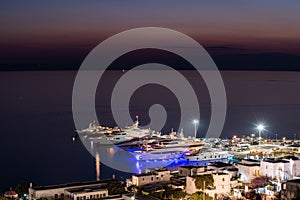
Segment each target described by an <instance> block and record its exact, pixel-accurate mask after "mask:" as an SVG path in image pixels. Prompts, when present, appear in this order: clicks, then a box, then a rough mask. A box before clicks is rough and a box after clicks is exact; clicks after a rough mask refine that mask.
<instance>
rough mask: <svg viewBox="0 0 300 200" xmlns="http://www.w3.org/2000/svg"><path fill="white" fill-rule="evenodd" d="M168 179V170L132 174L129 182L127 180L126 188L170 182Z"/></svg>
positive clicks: (169, 175)
mask: <svg viewBox="0 0 300 200" xmlns="http://www.w3.org/2000/svg"><path fill="white" fill-rule="evenodd" d="M170 178H171V174H170V171H169V170H157V171H154V172H151V173H145V174H134V175H132V178H131V181H129V180H127V186H130V185H135V186H142V185H146V184H153V183H157V182H168V181H170Z"/></svg>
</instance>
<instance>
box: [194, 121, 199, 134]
mask: <svg viewBox="0 0 300 200" xmlns="http://www.w3.org/2000/svg"><path fill="white" fill-rule="evenodd" d="M193 123H194V126H195V138H196V137H197V125H198V124H199V121H198V120H196V119H194V121H193Z"/></svg>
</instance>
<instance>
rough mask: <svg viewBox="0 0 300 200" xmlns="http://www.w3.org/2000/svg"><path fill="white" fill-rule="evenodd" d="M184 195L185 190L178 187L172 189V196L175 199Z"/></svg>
mask: <svg viewBox="0 0 300 200" xmlns="http://www.w3.org/2000/svg"><path fill="white" fill-rule="evenodd" d="M185 195H186V194H185V192H184V191H183V190H182V189H180V188H177V189H175V190H174V191H173V198H175V199H181V198H184V197H185Z"/></svg>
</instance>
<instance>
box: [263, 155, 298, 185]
mask: <svg viewBox="0 0 300 200" xmlns="http://www.w3.org/2000/svg"><path fill="white" fill-rule="evenodd" d="M260 175H261V176H266V177H269V178H271V179H278V181H279V182H282V181H286V180H290V179H294V178H297V177H299V176H300V160H299V159H298V158H297V157H294V156H287V157H284V158H280V159H273V158H265V159H263V160H262V161H261V163H260Z"/></svg>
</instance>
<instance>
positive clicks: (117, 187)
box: [107, 180, 125, 195]
mask: <svg viewBox="0 0 300 200" xmlns="http://www.w3.org/2000/svg"><path fill="white" fill-rule="evenodd" d="M107 190H108V194H109V195H115V194H124V193H125V185H124V183H122V182H120V181H117V180H112V181H110V182H108V184H107Z"/></svg>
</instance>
